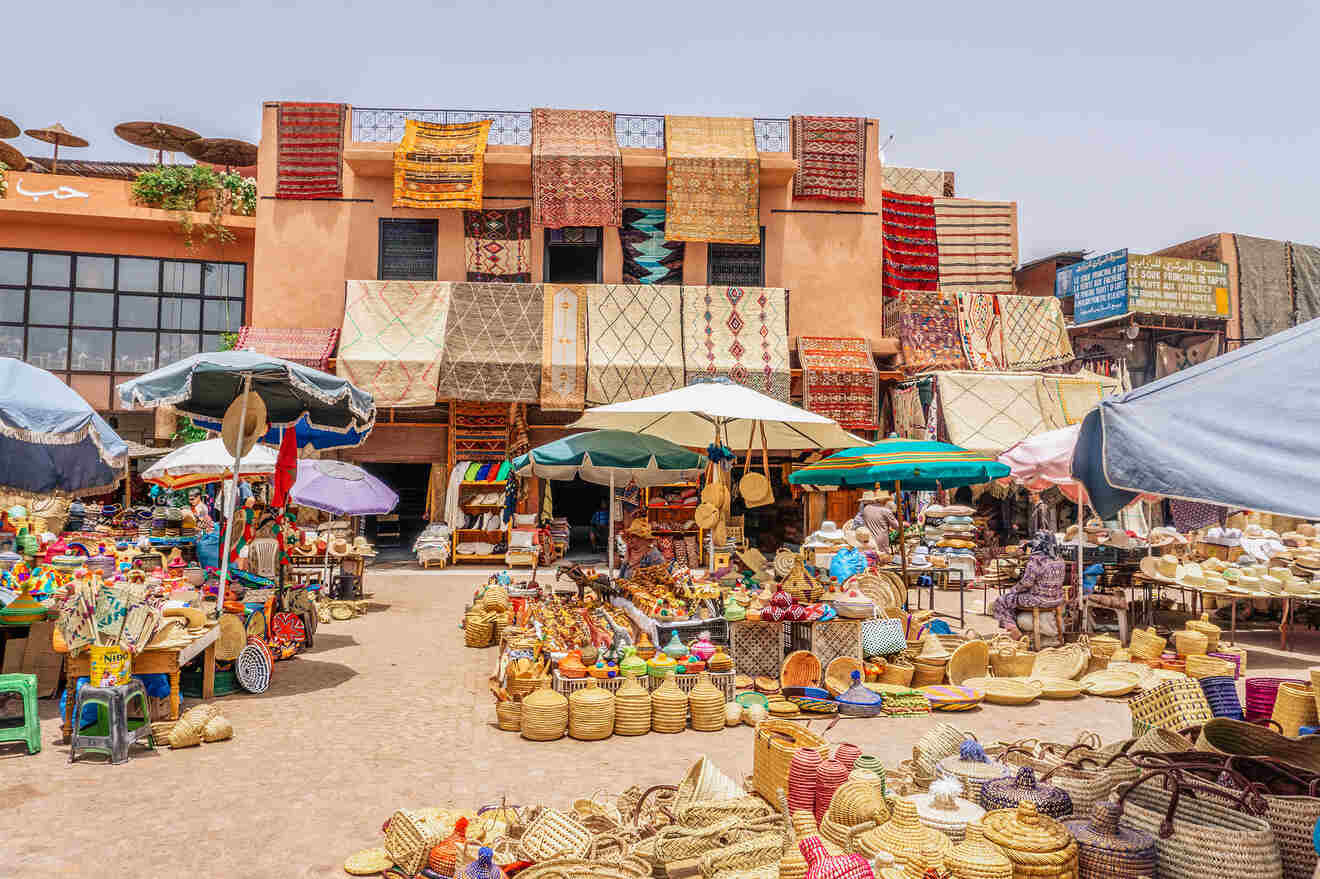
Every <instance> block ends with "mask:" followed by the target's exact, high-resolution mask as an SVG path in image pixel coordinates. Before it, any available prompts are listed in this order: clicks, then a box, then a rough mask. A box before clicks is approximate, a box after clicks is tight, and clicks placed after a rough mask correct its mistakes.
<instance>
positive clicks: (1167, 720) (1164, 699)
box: [1128, 677, 1214, 736]
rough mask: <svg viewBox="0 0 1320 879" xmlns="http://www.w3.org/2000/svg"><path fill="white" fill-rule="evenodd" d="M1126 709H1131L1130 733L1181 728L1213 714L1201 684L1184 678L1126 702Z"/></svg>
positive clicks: (1194, 724)
mask: <svg viewBox="0 0 1320 879" xmlns="http://www.w3.org/2000/svg"><path fill="white" fill-rule="evenodd" d="M1128 708H1129V709H1130V710H1131V712H1132V735H1133V736H1139V735H1142V734H1144V733H1145V732H1147V731H1148V730H1151V729H1154V728H1156V727H1158V728H1160V729H1172V730H1180V729H1187V728H1188V727H1191V726H1200V725H1201V724H1203V723H1206V722H1207V721H1209V720H1211V719H1212V718H1213V717H1214V713H1213V712H1212V711H1211V710H1210V703H1208V702H1207V701H1206V699H1205V693H1203V692H1202V691H1201V685H1200V684H1198V683H1197V682H1196V681H1194V680H1192V679H1191V678H1186V677H1185V678H1177V679H1174V680H1169V681H1165V682H1164V683H1162V684H1160V685H1159V686H1158V687H1156V688H1155V689H1153V690H1147V691H1146V692H1144V693H1142V694H1141V695H1140V696H1138V697H1136V698H1135V699H1133V700H1132V701H1131V702H1129V703H1128Z"/></svg>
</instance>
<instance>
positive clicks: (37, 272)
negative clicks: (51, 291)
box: [32, 253, 73, 287]
mask: <svg viewBox="0 0 1320 879" xmlns="http://www.w3.org/2000/svg"><path fill="white" fill-rule="evenodd" d="M72 265H73V257H71V256H68V255H66V254H62V253H34V254H32V283H33V284H40V285H42V286H44V287H67V286H69V270H70V267H71V266H72Z"/></svg>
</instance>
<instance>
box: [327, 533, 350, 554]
mask: <svg viewBox="0 0 1320 879" xmlns="http://www.w3.org/2000/svg"><path fill="white" fill-rule="evenodd" d="M348 550H349V543H348V541H347V540H345V539H344V538H342V537H336V538H335V539H334V540H332V541H330V544H329V546H327V547H326V549H325V551H326V552H327V553H329V554H330V555H332V556H335V557H336V558H343V557H344V556H346V555H348Z"/></svg>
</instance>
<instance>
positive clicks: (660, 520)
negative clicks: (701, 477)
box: [642, 482, 706, 567]
mask: <svg viewBox="0 0 1320 879" xmlns="http://www.w3.org/2000/svg"><path fill="white" fill-rule="evenodd" d="M700 487H701V485H700V483H696V482H670V483H667V484H665V485H657V486H654V487H652V488H646V489H643V491H642V510H643V511H644V513H645V516H646V521H647V522H648V523H650V525H651V533H652V534H654V535H655V536H656V537H673V538H681V537H691V536H693V535H696V538H697V558H696V559H695V560H693V561H692V564H691V565H690V566H691V567H699V566H700V565H701V564H702V561H703V559H705V557H706V548H705V547H706V532H705V530H704V529H702V528H700V527H698V528H688V529H683V528H681V527H679V526H680V525H681V524H682V523H683V522H685V521H687V520H688V519H691V518H692V517H693V516H694V515H696V512H697V505H698V504H699V503H700V501H701V498H700V495H698V496H696V497H694V498H693V499H692V502H691V503H690V504H681V505H678V504H675V505H668V506H663V507H653V506H651V492H652V491H658V490H660V489H665V488H696V489H699V488H700Z"/></svg>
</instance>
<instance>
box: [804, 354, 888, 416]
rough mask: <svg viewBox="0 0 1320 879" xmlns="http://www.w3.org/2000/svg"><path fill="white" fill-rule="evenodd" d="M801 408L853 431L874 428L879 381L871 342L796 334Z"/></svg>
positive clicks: (877, 412) (877, 405)
mask: <svg viewBox="0 0 1320 879" xmlns="http://www.w3.org/2000/svg"><path fill="white" fill-rule="evenodd" d="M797 346H798V361H799V362H800V363H801V364H802V373H803V374H802V405H803V408H805V409H808V410H810V411H812V412H816V413H818V414H820V415H824V416H825V417H827V418H833V419H834V420H835V421H837V422H839V423H840V424H842V425H843V426H844V427H846V428H849V429H852V430H875V429H877V424H878V420H879V408H880V406H879V398H880V394H879V381H878V374H877V372H876V368H875V359H874V358H873V357H872V355H871V343H870V342H868V341H867V340H866V339H861V338H855V337H843V338H838V337H827V336H798V340H797Z"/></svg>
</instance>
